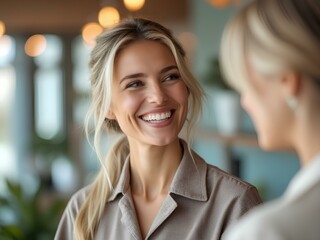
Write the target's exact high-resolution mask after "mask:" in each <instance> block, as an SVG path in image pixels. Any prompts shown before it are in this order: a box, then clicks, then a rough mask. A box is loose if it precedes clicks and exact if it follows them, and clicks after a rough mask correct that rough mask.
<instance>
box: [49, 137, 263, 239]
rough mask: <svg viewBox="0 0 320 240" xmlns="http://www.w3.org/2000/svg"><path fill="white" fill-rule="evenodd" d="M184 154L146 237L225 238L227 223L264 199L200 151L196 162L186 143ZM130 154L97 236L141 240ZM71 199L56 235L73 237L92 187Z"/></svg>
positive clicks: (250, 186) (58, 236) (98, 228)
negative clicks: (134, 202) (133, 198)
mask: <svg viewBox="0 0 320 240" xmlns="http://www.w3.org/2000/svg"><path fill="white" fill-rule="evenodd" d="M182 143H183V147H184V155H183V158H182V160H181V163H180V166H179V167H178V169H177V172H176V174H175V176H174V179H173V182H172V184H171V187H170V192H169V194H168V196H167V197H166V199H165V200H164V202H163V204H162V206H161V208H160V210H159V212H158V214H157V216H156V217H155V219H154V221H153V223H152V225H151V227H150V229H149V232H148V234H147V236H146V238H145V239H161V240H162V239H173V240H180V239H181V240H188V239H189V240H191V239H192V240H205V239H220V238H221V236H222V234H223V233H224V231H225V229H226V227H227V226H228V225H229V224H231V223H232V222H234V221H235V220H237V219H238V218H239V217H240V216H241V215H243V214H244V213H245V212H247V211H248V210H249V209H250V208H252V207H254V206H256V205H257V204H259V203H261V199H260V197H259V195H258V192H257V190H256V188H255V187H254V186H252V185H250V184H248V183H246V182H244V181H242V180H240V179H238V178H236V177H234V176H231V175H230V174H228V173H226V172H224V171H222V170H220V169H218V168H217V167H214V166H211V165H208V164H207V163H206V162H205V161H204V160H203V159H202V158H201V157H200V156H198V155H197V154H195V153H194V154H193V155H194V161H193V159H192V158H191V156H190V153H189V152H188V150H187V145H186V143H185V142H183V141H182ZM129 168H130V164H129V157H128V159H127V161H126V163H125V165H124V167H123V170H122V173H121V176H120V179H119V182H118V184H117V186H116V188H115V189H114V192H113V194H112V196H111V197H110V199H109V201H108V203H107V204H106V208H105V213H104V215H103V217H102V219H101V220H100V223H99V226H98V227H97V231H96V235H95V239H98V240H100V239H101V240H105V239H116V240H122V239H123V240H126V239H128V240H129V239H135V240H140V239H142V237H141V233H140V228H139V225H138V220H137V216H136V213H135V208H134V204H133V200H132V196H131V192H130V169H129ZM89 188H90V187H87V188H84V189H82V190H80V191H78V192H77V193H76V194H75V195H74V196H73V197H72V198H71V200H70V202H69V204H68V206H67V208H66V210H65V212H64V214H63V217H62V219H61V221H60V224H59V227H58V230H57V232H56V236H55V240H64V239H68V240H73V224H74V220H75V218H76V216H77V213H78V211H79V208H80V206H81V204H82V202H83V201H84V199H85V197H86V194H87V192H88V189H89Z"/></svg>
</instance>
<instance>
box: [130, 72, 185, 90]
mask: <svg viewBox="0 0 320 240" xmlns="http://www.w3.org/2000/svg"><path fill="white" fill-rule="evenodd" d="M168 78H170V79H168ZM179 78H180V75H179V74H177V73H173V74H170V75H168V76H166V77H165V78H163V80H162V82H166V81H171V80H175V79H179ZM143 85H144V84H143V82H141V81H139V80H136V81H132V82H130V83H129V84H128V85H126V87H125V89H127V88H137V87H140V86H143Z"/></svg>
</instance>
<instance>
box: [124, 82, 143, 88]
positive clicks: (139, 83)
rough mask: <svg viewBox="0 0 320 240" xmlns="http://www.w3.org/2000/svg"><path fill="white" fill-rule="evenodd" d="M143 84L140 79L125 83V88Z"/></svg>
mask: <svg viewBox="0 0 320 240" xmlns="http://www.w3.org/2000/svg"><path fill="white" fill-rule="evenodd" d="M140 86H143V84H142V82H141V81H133V82H130V83H129V84H127V85H126V88H137V87H140Z"/></svg>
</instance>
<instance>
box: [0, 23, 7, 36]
mask: <svg viewBox="0 0 320 240" xmlns="http://www.w3.org/2000/svg"><path fill="white" fill-rule="evenodd" d="M5 32H6V25H5V24H4V22H2V21H0V37H1V36H3V35H4V33H5Z"/></svg>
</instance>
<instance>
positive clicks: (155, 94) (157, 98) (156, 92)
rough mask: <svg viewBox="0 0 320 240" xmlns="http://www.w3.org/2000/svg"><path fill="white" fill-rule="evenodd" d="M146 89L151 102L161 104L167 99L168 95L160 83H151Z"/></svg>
mask: <svg viewBox="0 0 320 240" xmlns="http://www.w3.org/2000/svg"><path fill="white" fill-rule="evenodd" d="M147 91H148V100H149V102H151V103H156V104H162V103H164V102H166V101H167V100H168V95H167V93H166V91H165V89H164V88H163V86H161V84H153V85H152V86H150V88H149V89H148V90H147Z"/></svg>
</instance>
